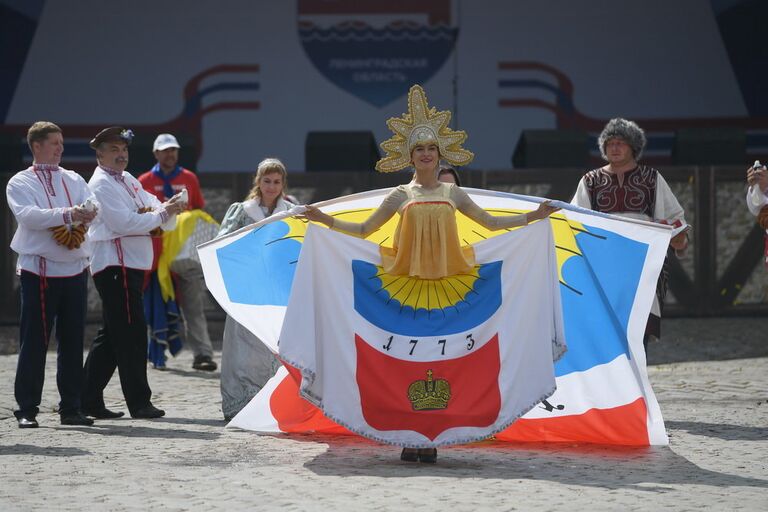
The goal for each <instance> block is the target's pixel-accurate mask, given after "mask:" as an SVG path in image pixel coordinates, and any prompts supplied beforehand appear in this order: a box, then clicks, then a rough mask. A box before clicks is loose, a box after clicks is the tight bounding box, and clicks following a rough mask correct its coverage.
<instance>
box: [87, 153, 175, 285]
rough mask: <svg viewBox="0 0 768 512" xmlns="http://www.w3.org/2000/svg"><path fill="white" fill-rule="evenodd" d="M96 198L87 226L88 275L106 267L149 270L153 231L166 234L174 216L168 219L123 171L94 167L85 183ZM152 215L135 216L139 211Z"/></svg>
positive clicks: (160, 207)
mask: <svg viewBox="0 0 768 512" xmlns="http://www.w3.org/2000/svg"><path fill="white" fill-rule="evenodd" d="M88 186H89V187H90V189H91V192H92V193H93V195H94V197H95V198H96V201H97V204H98V207H99V215H98V217H96V220H95V221H94V222H93V223H92V224H91V227H90V229H89V235H90V237H91V247H92V251H91V252H92V254H91V274H96V273H97V272H100V271H101V270H104V269H105V268H106V267H110V266H125V267H127V268H133V269H138V270H149V269H151V268H152V239H151V237H150V236H149V232H150V231H152V230H153V229H155V228H156V227H162V228H163V229H164V230H165V231H170V230H172V229H174V228H175V227H176V216H175V215H173V216H169V215H168V213H167V212H166V211H165V208H164V207H162V206H161V203H160V201H158V199H157V198H156V197H155V196H154V195H152V194H150V193H149V192H147V191H145V190H144V189H143V188H142V186H141V183H139V180H137V179H136V178H134V177H133V176H131V175H130V174H129V173H128V172H125V171H123V172H122V173H120V174H110V172H109V171H107V170H104V169H102V168H101V167H96V170H95V171H94V173H93V177H92V178H91V181H89V182H88ZM145 207H151V208H154V210H153V211H151V212H147V213H138V210H139V208H145Z"/></svg>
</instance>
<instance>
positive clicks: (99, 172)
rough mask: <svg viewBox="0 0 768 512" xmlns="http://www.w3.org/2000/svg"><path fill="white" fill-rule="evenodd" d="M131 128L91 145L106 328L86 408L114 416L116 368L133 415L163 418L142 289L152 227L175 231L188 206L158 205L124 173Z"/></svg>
mask: <svg viewBox="0 0 768 512" xmlns="http://www.w3.org/2000/svg"><path fill="white" fill-rule="evenodd" d="M132 138H133V132H131V130H127V129H125V128H123V127H121V126H113V127H111V128H106V129H104V130H102V131H101V132H99V134H98V135H96V137H94V139H93V140H92V141H91V143H90V145H91V147H92V148H93V149H95V150H96V157H97V160H98V166H97V167H96V170H95V171H94V173H93V177H92V178H91V180H90V181H89V182H88V186H89V187H90V189H91V192H93V195H94V196H95V197H96V200H97V201H98V203H99V208H100V211H99V217H98V219H97V220H96V222H94V223H93V224H92V225H91V228H90V231H89V235H90V237H91V241H92V244H93V245H92V247H93V249H92V256H91V274H92V275H93V281H94V283H95V284H96V289H97V290H98V292H99V296H100V297H101V301H102V310H103V319H104V325H103V327H102V329H100V330H99V334H98V335H97V336H96V339H94V341H93V344H92V345H91V350H90V351H89V353H88V358H87V360H86V362H85V385H84V389H83V397H82V402H83V411H84V412H85V413H86V414H88V415H89V416H93V417H94V418H97V419H108V418H116V417H120V416H122V415H123V413H122V412H113V411H110V410H109V409H107V408H106V406H105V403H104V388H105V387H106V385H107V384H108V383H109V380H110V379H111V378H112V375H113V373H114V371H115V368H117V369H118V370H119V374H120V386H121V387H122V390H123V396H124V397H125V402H126V405H127V406H128V411H129V413H130V414H131V416H132V417H134V418H159V417H160V416H163V415H164V414H165V411H163V410H161V409H158V408H156V407H155V406H153V405H152V402H151V401H150V398H151V397H152V391H151V390H150V388H149V383H148V382H147V324H146V321H145V319H144V306H143V301H142V290H143V287H144V276H145V273H146V272H147V271H148V270H149V269H150V268H151V266H152V241H151V238H150V232H151V231H154V230H156V229H158V228H162V229H164V230H168V229H173V228H174V227H175V223H176V214H178V213H180V212H181V211H183V209H184V203H183V202H182V200H181V197H180V196H174V197H172V198H171V199H169V200H168V201H166V202H165V203H160V201H158V200H157V198H156V197H155V196H153V195H152V194H149V193H148V192H146V191H145V190H144V189H143V188H142V186H141V184H140V183H139V181H138V180H137V179H136V178H134V177H133V176H131V174H129V173H128V172H126V170H125V169H126V167H127V166H128V145H129V144H130V142H131V139H132Z"/></svg>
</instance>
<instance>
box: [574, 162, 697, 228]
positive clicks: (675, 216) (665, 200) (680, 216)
mask: <svg viewBox="0 0 768 512" xmlns="http://www.w3.org/2000/svg"><path fill="white" fill-rule="evenodd" d="M571 204H575V205H576V206H581V207H582V208H589V209H590V210H591V209H592V201H591V200H590V199H589V187H587V184H586V181H585V178H581V180H580V181H579V186H578V187H577V189H576V194H574V196H573V199H571ZM611 213H612V214H613V215H618V216H620V217H627V218H632V219H638V220H647V221H652V222H659V221H664V222H666V223H668V224H675V222H676V221H680V222H682V223H685V212H684V211H683V207H682V206H680V203H679V202H678V200H677V198H676V197H675V194H673V193H672V189H670V188H669V185H668V184H667V181H666V180H665V179H664V177H663V176H662V175H661V173H658V174H657V175H656V201H655V203H654V205H653V218H650V217H648V216H647V215H644V214H642V213H636V212H611Z"/></svg>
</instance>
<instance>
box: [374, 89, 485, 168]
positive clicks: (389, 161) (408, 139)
mask: <svg viewBox="0 0 768 512" xmlns="http://www.w3.org/2000/svg"><path fill="white" fill-rule="evenodd" d="M450 121H451V113H450V111H448V110H442V111H440V112H438V111H437V110H436V109H435V108H434V107H432V108H429V106H428V105H427V95H426V94H425V93H424V89H422V87H421V86H420V85H414V86H413V87H411V90H410V91H408V112H407V113H405V114H403V117H390V118H389V119H388V120H387V126H388V127H389V129H390V130H392V132H393V133H394V134H395V135H394V136H393V137H391V138H390V139H387V140H385V141H384V142H382V143H381V148H382V149H383V150H384V151H386V152H387V155H386V156H385V157H384V158H382V159H381V160H379V161H378V162H376V170H377V171H379V172H395V171H399V170H400V169H405V168H406V167H409V166H410V165H411V151H412V150H413V148H414V147H416V146H422V145H426V144H437V147H438V148H440V158H442V159H443V160H445V161H446V162H448V163H449V164H451V165H454V166H458V165H467V164H468V163H470V162H471V161H472V159H473V158H475V155H474V153H472V152H471V151H467V150H466V149H464V148H462V147H461V144H462V143H463V142H464V141H465V140H467V133H466V132H465V131H462V130H458V131H454V130H451V129H450V128H449V127H448V123H450Z"/></svg>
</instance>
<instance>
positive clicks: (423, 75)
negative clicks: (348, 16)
mask: <svg viewBox="0 0 768 512" xmlns="http://www.w3.org/2000/svg"><path fill="white" fill-rule="evenodd" d="M457 36H458V29H457V28H455V27H450V26H447V25H445V24H437V25H415V26H414V25H405V26H388V27H383V28H374V27H371V26H369V25H367V24H362V25H359V24H355V25H343V26H334V27H331V28H320V27H317V26H315V25H313V24H304V25H302V26H300V27H299V38H300V40H301V44H302V46H303V48H304V51H305V52H306V53H307V56H308V57H309V59H310V61H312V63H313V64H314V65H315V67H316V68H317V69H318V70H319V71H320V72H321V73H322V74H323V75H324V76H325V77H326V78H327V79H329V80H330V81H331V82H333V83H334V84H335V85H336V86H337V87H339V88H341V89H343V90H345V91H347V92H349V93H351V94H353V95H355V96H357V97H358V98H360V99H362V100H364V101H367V102H368V103H370V104H372V105H374V106H376V107H382V106H384V105H386V104H388V103H390V102H392V101H393V100H395V99H397V98H399V97H400V96H402V95H404V94H406V93H407V92H408V89H409V88H410V87H411V85H413V84H416V83H420V84H423V83H425V82H427V81H428V80H429V79H430V78H431V77H432V76H433V75H434V74H435V73H436V72H437V71H438V70H439V69H440V68H441V67H442V66H443V64H444V63H445V62H446V60H447V59H448V56H449V55H450V53H451V51H452V50H453V47H454V45H455V44H456V38H457Z"/></svg>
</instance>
